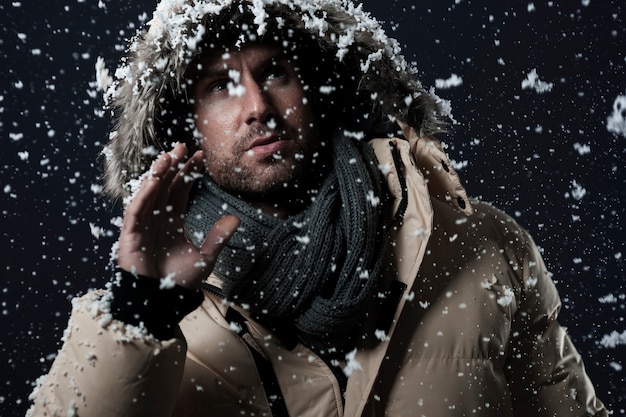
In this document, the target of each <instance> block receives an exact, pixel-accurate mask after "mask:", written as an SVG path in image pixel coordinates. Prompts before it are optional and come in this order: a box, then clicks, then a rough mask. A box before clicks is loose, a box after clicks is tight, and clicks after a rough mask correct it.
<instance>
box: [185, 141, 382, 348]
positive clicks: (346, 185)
mask: <svg viewBox="0 0 626 417" xmlns="http://www.w3.org/2000/svg"><path fill="white" fill-rule="evenodd" d="M331 142H332V158H333V168H332V171H331V172H330V174H329V175H328V177H327V178H326V179H325V180H324V182H323V184H322V186H321V188H320V190H319V192H318V194H317V195H316V197H315V198H314V199H313V201H312V202H311V204H310V205H309V206H308V207H307V208H306V209H304V210H303V211H302V212H300V213H298V214H296V215H293V216H291V217H289V218H287V219H285V220H283V219H279V218H277V217H275V216H272V215H268V214H266V213H264V212H261V211H260V210H258V209H256V208H254V207H252V206H250V205H249V204H247V203H246V202H244V201H242V200H241V199H238V198H236V197H235V196H233V195H231V194H229V193H227V192H225V191H223V190H221V189H220V188H219V187H217V186H216V185H215V184H214V183H213V182H212V181H211V180H210V179H209V178H208V177H204V178H203V179H202V180H201V181H200V182H199V186H198V187H197V188H196V190H195V192H194V193H193V195H192V198H191V199H190V204H189V208H188V213H187V216H186V219H185V223H186V225H185V226H186V233H187V236H188V238H189V239H190V240H191V241H192V242H193V243H194V244H195V245H196V246H199V245H200V244H201V243H202V241H203V239H204V237H205V236H206V234H207V232H208V230H209V229H210V228H211V226H212V225H213V223H215V221H217V220H218V219H219V218H221V217H222V216H224V215H226V214H234V215H236V216H237V217H239V218H240V219H241V225H240V227H239V229H238V230H237V232H236V233H235V234H234V235H233V236H232V237H231V239H230V241H229V242H228V244H227V246H226V248H225V249H224V250H223V251H222V252H221V254H220V255H219V256H218V259H217V263H216V265H215V268H214V271H213V272H214V273H215V274H216V275H217V276H218V277H219V278H220V279H222V280H223V288H222V290H223V291H224V294H225V296H226V298H227V299H229V300H231V301H233V302H235V303H237V304H238V305H241V306H244V307H247V308H249V309H250V310H251V311H252V312H253V313H255V314H256V315H258V316H265V318H266V319H268V320H269V321H270V322H271V320H278V321H282V322H285V321H286V322H289V323H292V324H293V326H294V327H295V330H296V333H297V334H298V336H299V337H300V339H301V340H302V341H303V342H305V343H306V344H307V345H309V347H311V348H313V349H314V350H317V351H318V352H321V353H324V352H329V351H330V352H333V351H337V352H338V353H341V352H344V353H345V351H346V350H347V349H351V348H352V346H353V343H354V341H353V340H351V338H352V335H353V332H354V331H355V330H356V329H357V328H358V324H359V323H360V321H361V319H362V318H363V315H364V313H365V308H366V302H367V300H368V299H369V298H370V295H371V294H372V293H373V291H374V289H375V288H376V284H377V281H378V277H379V272H380V269H381V253H382V242H383V241H384V239H383V236H381V235H379V234H380V233H381V230H382V228H381V224H382V220H381V219H380V212H381V209H380V204H379V202H380V198H381V177H380V173H379V171H378V164H377V161H376V157H375V155H374V153H373V151H372V149H371V148H370V147H369V145H367V144H365V143H361V142H353V141H352V140H351V139H349V138H347V137H345V135H344V134H343V133H338V134H336V135H335V137H334V138H333V140H332V141H331ZM268 320H264V321H265V322H267V321H268Z"/></svg>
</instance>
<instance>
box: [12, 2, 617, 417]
mask: <svg viewBox="0 0 626 417" xmlns="http://www.w3.org/2000/svg"><path fill="white" fill-rule="evenodd" d="M176 3H178V2H177V1H165V2H163V3H162V4H163V6H162V8H161V9H160V10H159V13H157V14H156V15H154V16H153V15H151V14H150V13H151V11H152V9H153V7H154V2H153V1H144V0H140V1H137V2H119V1H114V0H99V1H92V2H89V1H83V0H74V1H71V0H68V1H65V2H60V3H58V2H52V3H50V4H46V6H45V7H43V6H40V5H37V7H31V6H29V5H27V4H26V2H23V1H10V2H4V3H3V4H2V5H0V14H1V15H2V17H3V25H2V28H1V29H0V30H2V36H0V45H1V46H2V47H1V48H0V49H1V52H0V54H1V56H2V58H3V77H2V81H3V82H2V84H1V85H0V132H1V133H2V136H3V138H2V139H3V140H2V146H3V148H2V164H0V173H1V174H2V175H0V189H1V190H2V193H0V198H2V203H1V205H0V207H2V226H1V227H0V229H1V230H2V239H1V241H2V245H3V246H2V249H1V251H0V253H2V255H3V256H4V258H2V259H3V263H2V265H3V275H2V278H3V280H2V291H0V294H1V296H0V297H1V311H2V315H1V316H2V319H3V320H5V321H4V322H3V330H4V334H3V340H2V342H1V343H0V352H2V354H3V357H4V358H5V367H4V368H3V378H4V379H3V380H4V382H5V384H4V386H3V388H4V389H3V391H2V393H1V394H0V415H2V416H7V417H9V416H18V415H19V416H23V415H24V414H25V412H26V408H27V407H28V402H29V401H28V396H29V393H30V392H31V391H32V389H33V387H35V386H36V385H37V379H38V377H39V375H41V374H42V373H45V372H47V370H48V369H49V367H50V364H51V361H52V360H53V359H54V358H55V357H56V355H57V350H58V348H59V339H60V338H61V337H62V336H63V334H64V333H65V335H66V336H67V335H69V334H70V333H71V332H72V331H74V330H76V329H71V328H66V323H67V318H68V316H69V310H70V309H71V303H70V302H69V300H70V299H72V298H73V297H74V296H76V295H80V294H84V293H85V292H87V291H89V290H90V289H92V288H102V287H104V286H105V285H106V283H107V282H109V281H110V277H111V276H112V274H113V272H112V271H111V269H110V267H111V262H115V257H114V256H112V254H115V253H116V247H117V246H116V245H117V243H116V242H115V240H116V239H117V236H118V234H119V228H120V227H121V226H122V222H121V219H122V218H121V216H120V213H121V210H122V206H123V204H121V202H117V204H114V203H111V202H108V201H106V196H105V195H103V188H102V177H101V165H102V163H103V162H104V160H106V158H107V155H108V150H107V149H106V148H104V149H103V146H104V144H105V143H106V142H107V141H108V140H109V138H108V133H107V132H109V130H110V129H111V125H110V122H111V119H110V117H111V114H110V111H109V110H108V109H107V108H104V109H103V106H102V101H101V98H102V94H101V92H103V91H108V92H109V95H107V99H110V98H111V96H110V94H113V91H114V88H115V80H119V79H123V78H126V77H128V76H129V72H128V68H125V67H124V66H122V67H120V68H118V69H117V70H116V71H113V68H115V66H116V63H117V62H118V60H119V58H120V56H121V55H122V53H124V50H125V49H126V40H127V39H129V38H131V37H132V36H134V34H135V32H136V30H137V28H138V27H139V26H140V25H142V24H144V23H146V22H150V25H151V26H152V32H151V33H152V34H153V35H154V34H158V33H159V32H162V33H165V32H167V33H169V34H170V35H172V39H176V40H180V39H186V41H185V42H187V44H188V46H190V47H197V45H198V41H199V36H200V35H201V34H202V32H201V31H199V32H198V33H196V34H194V35H195V36H191V37H184V36H181V33H180V31H181V30H182V29H181V27H180V25H176V24H175V23H176V22H172V21H167V18H165V17H166V16H168V15H169V9H168V7H174V5H175V4H176ZM306 3H307V2H303V4H305V5H306ZM601 3H602V2H599V1H595V2H594V1H590V0H580V1H574V2H569V3H568V2H553V1H549V2H545V3H544V2H537V1H534V2H520V3H517V4H515V3H511V4H508V3H507V4H504V5H503V4H501V3H497V4H495V3H494V4H489V3H486V4H484V5H481V6H480V7H477V5H476V4H474V2H468V1H463V0H455V1H454V2H448V3H445V2H441V1H426V2H425V3H417V2H408V1H391V2H380V1H372V0H370V1H366V2H365V4H364V6H363V7H362V9H359V10H356V14H357V15H358V17H359V18H358V22H357V25H356V27H355V28H353V30H350V31H348V32H346V33H345V35H344V36H342V37H341V38H340V39H337V41H338V42H339V44H340V46H341V47H340V48H339V50H338V52H337V54H338V56H339V57H344V56H345V54H346V53H347V51H349V49H350V47H351V46H352V45H353V43H354V39H355V37H357V36H359V31H360V30H361V29H362V28H365V27H374V26H376V25H377V23H374V22H373V21H372V19H370V17H369V15H368V14H367V13H366V10H372V11H374V13H373V15H374V16H380V17H381V20H383V21H384V22H385V25H386V27H393V28H395V29H394V31H393V32H391V31H388V33H391V34H392V35H394V36H397V37H399V38H400V43H402V44H406V47H405V52H406V53H405V56H406V57H407V58H410V59H411V60H415V61H417V66H418V67H419V70H420V71H419V74H418V75H419V76H420V77H422V78H423V80H424V82H425V84H427V85H431V86H433V91H434V89H435V88H436V89H437V91H441V92H442V97H441V98H439V97H437V98H436V99H437V100H438V101H439V103H440V104H441V105H442V106H443V108H444V111H446V112H447V113H448V114H449V116H450V117H451V118H452V106H454V118H453V119H451V121H452V126H451V128H450V138H449V139H446V140H447V141H448V142H449V143H450V148H449V149H447V150H446V152H448V153H449V154H450V155H451V157H452V158H454V160H457V161H461V162H458V163H456V162H455V163H454V166H453V167H454V168H456V169H461V168H462V170H463V172H462V173H461V180H462V181H463V183H464V184H466V186H467V189H468V191H469V193H470V195H471V196H475V197H481V198H482V199H485V200H486V201H490V202H492V203H493V204H494V205H495V206H496V207H500V208H502V209H504V210H505V211H507V212H509V213H515V218H516V220H517V221H518V222H520V223H521V224H522V225H523V226H524V227H525V228H527V229H528V230H529V231H530V232H531V234H532V235H533V237H534V238H535V239H536V241H537V242H538V243H540V244H541V250H542V254H543V255H544V257H545V260H546V263H547V266H548V267H549V269H550V270H551V273H552V277H553V278H554V279H555V281H556V285H557V288H558V290H559V293H560V294H561V297H562V299H563V307H562V309H561V317H562V320H563V321H564V324H565V325H567V327H568V331H569V332H570V334H571V335H572V337H573V339H574V341H575V343H576V345H577V346H579V347H580V348H581V351H582V352H583V357H584V359H585V365H586V367H587V370H588V371H589V372H590V373H591V374H592V380H594V383H595V384H596V385H597V391H598V392H599V393H600V397H601V399H603V400H605V401H606V402H607V403H611V404H612V405H613V406H614V410H615V412H614V414H613V415H625V414H624V411H623V410H626V388H625V387H624V385H623V380H624V372H625V370H624V359H623V358H624V349H625V348H626V325H625V324H624V323H625V322H626V316H625V314H624V311H626V296H625V295H624V291H623V288H624V285H625V282H626V276H625V273H624V256H623V254H624V244H625V242H624V236H626V233H625V232H624V226H623V225H624V218H626V209H625V207H624V206H625V205H624V204H623V202H624V201H626V194H625V192H626V191H625V189H624V183H626V174H625V169H624V162H623V161H624V157H625V152H626V141H625V140H624V139H626V93H624V77H623V74H625V73H626V54H625V52H624V51H626V48H624V41H625V40H626V29H625V28H624V24H623V18H622V16H624V12H625V9H624V4H623V2H620V1H618V0H607V1H606V2H604V3H602V4H601ZM198 4H201V3H198ZM255 4H256V5H257V6H256V7H262V4H263V2H262V1H259V2H255ZM600 5H601V6H602V7H600ZM198 7H200V6H198ZM260 10H261V9H259V11H260ZM192 12H193V10H190V13H192ZM159 16H161V17H163V18H162V19H160V18H159ZM307 19H308V20H307V22H306V24H307V25H308V27H310V28H312V29H314V30H315V31H317V32H320V33H324V32H325V31H327V27H326V26H325V24H324V19H321V18H320V17H319V16H317V15H316V14H315V13H314V10H313V9H311V13H309V14H308V15H307ZM265 20H266V16H264V14H263V13H259V19H258V21H257V22H256V23H257V27H256V28H255V30H256V33H258V34H262V33H263V31H264V30H265ZM433 22H440V23H441V22H444V23H445V24H434V23H433ZM396 29H397V31H396ZM520 33H523V35H524V36H520ZM383 44H384V45H385V48H384V49H383V50H373V51H369V55H368V56H367V59H366V60H364V61H363V62H360V63H358V68H359V69H360V70H363V71H367V70H370V69H371V68H373V64H375V63H376V62H378V61H379V60H382V59H387V58H392V59H393V58H397V57H396V55H397V54H396V52H397V48H398V47H399V44H397V43H395V42H393V41H392V40H389V39H385V42H383ZM170 65H171V62H169V61H166V60H161V61H159V62H158V63H157V64H156V67H155V68H156V69H157V70H160V71H166V70H167V69H168V68H170ZM397 65H398V67H399V68H406V66H407V63H406V62H404V59H398V61H397ZM110 70H111V71H112V72H110ZM147 79H148V78H145V79H144V80H143V81H145V80H147ZM231 79H232V82H231V83H230V84H229V85H228V89H229V93H231V94H233V95H234V96H238V95H241V94H243V93H245V90H242V88H243V87H242V86H241V85H240V84H239V82H238V81H237V79H236V75H235V74H232V75H231ZM520 87H521V89H520ZM333 89H334V87H324V86H322V87H321V88H320V89H319V91H316V92H315V93H316V94H318V93H319V94H321V95H325V96H326V95H328V94H330V93H333V92H334V91H332V90H333ZM433 97H436V96H435V95H434V93H433ZM376 99H377V97H372V100H376ZM378 99H379V98H378ZM399 100H400V102H401V103H402V105H407V106H409V105H411V103H414V100H415V97H411V96H406V97H405V94H402V95H401V96H400V99H399ZM360 122H361V123H363V124H364V125H366V124H367V123H368V121H367V120H361V121H360ZM359 129H361V126H359V127H356V128H355V129H354V132H350V134H349V136H350V137H352V138H354V139H355V140H364V139H368V138H367V137H366V135H365V132H364V131H362V130H359ZM111 134H112V135H115V132H112V133H111ZM160 152H161V150H160V149H156V148H147V149H146V156H147V157H149V156H154V155H158V154H159V153H160ZM379 169H380V171H381V172H382V173H383V174H384V175H388V174H390V173H391V172H393V170H392V166H390V165H381V166H380V167H379ZM416 169H419V170H422V171H423V169H424V167H419V166H417V167H416ZM424 181H427V180H426V179H424ZM138 184H139V183H134V186H135V188H136V187H137V186H138ZM408 186H410V187H412V186H414V184H408ZM399 187H400V186H399ZM366 198H368V199H369V201H370V202H371V203H372V204H373V205H377V204H380V201H379V200H378V199H377V198H376V197H374V196H373V194H368V196H367V197H366ZM409 220H410V219H405V221H409ZM472 221H473V220H472V219H470V220H467V219H463V220H462V221H454V222H453V223H454V224H453V226H454V227H455V228H458V229H459V230H453V231H452V232H451V233H450V234H449V240H450V242H446V244H461V243H462V239H463V235H462V233H461V232H460V230H461V229H464V228H467V227H471V226H472V224H473V223H472ZM421 226H423V225H420V224H415V225H413V226H412V227H413V229H412V234H413V236H418V237H419V238H422V239H428V238H429V237H430V231H429V230H427V229H425V228H423V227H421ZM392 227H393V226H392ZM301 239H303V241H302V242H301V243H302V244H308V243H309V241H308V240H307V239H308V237H307V236H302V237H301ZM466 255H467V254H464V256H466ZM472 256H476V257H480V256H483V254H481V253H476V254H472ZM468 261H469V259H468ZM332 269H333V270H335V269H336V265H333V266H332ZM430 278H432V277H430ZM540 282H541V280H540V279H539V278H538V277H536V276H531V277H529V278H528V280H527V283H526V284H527V287H528V289H529V290H530V291H541V290H542V288H541V285H538V284H539V283H540ZM172 283H173V280H172V279H171V277H166V278H165V279H163V280H161V282H160V285H161V286H162V287H163V288H169V287H171V286H172V285H173V284H172ZM481 284H482V286H483V288H484V289H485V293H486V294H491V295H492V296H494V295H495V297H493V298H492V299H494V300H495V302H497V303H498V304H500V305H502V306H503V307H513V305H514V300H515V297H514V294H513V292H512V290H511V289H510V288H508V287H504V288H502V287H500V286H499V283H498V280H497V278H496V277H495V276H493V277H489V278H487V279H485V277H477V278H476V281H475V282H474V284H473V285H481ZM429 285H431V284H429ZM537 286H539V288H537ZM457 296H458V297H461V298H459V300H460V301H459V302H458V303H456V304H453V305H451V307H450V309H449V310H446V312H447V314H448V315H449V316H452V315H453V312H454V311H455V309H456V308H457V307H459V308H460V310H461V311H466V310H467V309H469V308H471V307H472V303H474V302H476V301H475V300H470V299H465V298H462V297H463V294H462V293H461V294H459V295H457ZM404 301H406V302H407V303H408V304H412V305H414V308H415V309H418V310H419V311H420V313H422V314H429V313H430V312H431V311H434V310H437V312H439V311H441V310H438V309H437V308H435V307H438V305H437V304H436V303H433V302H430V301H426V299H425V295H424V292H422V291H421V289H420V290H418V291H410V292H408V294H406V295H404ZM106 309H107V306H106V303H101V304H95V305H93V306H92V310H91V311H92V312H93V314H96V315H97V316H98V325H99V326H100V327H101V328H107V327H109V326H111V327H115V326H117V324H116V323H115V321H114V320H113V319H112V316H111V314H110V313H109V312H107V310H106ZM231 329H232V330H233V331H236V332H238V331H240V330H241V329H240V327H239V325H237V324H236V323H231ZM118 330H119V332H120V336H119V342H120V343H130V342H132V341H133V340H142V341H144V340H145V339H146V335H145V329H142V328H141V327H134V328H133V327H129V328H128V329H122V328H119V329H118ZM373 336H375V337H376V338H377V340H380V341H385V342H388V340H387V338H388V335H387V334H386V332H384V331H378V332H377V333H376V334H375V335H373ZM485 343H488V341H485ZM219 348H220V349H225V348H226V347H224V346H220V347H219ZM85 352H86V353H85V354H84V355H83V356H82V357H83V359H84V360H85V364H86V365H87V366H97V365H98V363H99V362H101V361H102V357H101V356H99V355H97V354H96V353H95V352H94V351H93V350H90V349H87V350H86V351H85ZM155 352H157V351H155ZM357 356H358V355H357V352H356V351H353V352H350V353H349V354H348V355H347V356H346V364H347V366H346V367H345V368H344V369H345V372H346V375H350V374H353V373H355V372H361V371H362V370H363V367H364V366H365V363H363V364H361V363H359V362H358V361H357ZM311 362H313V360H311ZM230 365H231V364H225V368H224V369H227V370H228V371H229V372H234V371H236V369H234V368H232V367H230ZM196 387H197V389H198V390H203V389H204V390H208V389H209V388H208V386H207V385H196ZM375 399H376V400H380V397H378V398H375ZM415 401H416V404H417V405H418V407H419V406H420V405H421V404H422V403H423V402H424V401H426V399H416V400H415ZM77 412H78V404H77V403H72V404H69V406H68V407H67V410H65V412H64V413H63V415H68V416H71V415H75V414H76V413H77Z"/></svg>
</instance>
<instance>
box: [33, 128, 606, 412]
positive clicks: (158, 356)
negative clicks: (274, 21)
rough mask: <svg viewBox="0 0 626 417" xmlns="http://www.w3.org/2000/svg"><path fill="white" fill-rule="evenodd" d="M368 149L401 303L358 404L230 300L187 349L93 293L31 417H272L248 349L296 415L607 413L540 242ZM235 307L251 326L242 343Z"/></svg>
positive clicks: (357, 356)
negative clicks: (380, 180)
mask: <svg viewBox="0 0 626 417" xmlns="http://www.w3.org/2000/svg"><path fill="white" fill-rule="evenodd" d="M413 133H414V132H413ZM409 136H411V133H409ZM413 136H415V135H413ZM414 139H415V138H414ZM419 142H423V143H421V144H420V145H419V146H418V143H419ZM370 143H371V144H372V146H373V147H374V149H375V151H376V154H377V156H378V158H379V159H380V161H381V164H383V165H384V166H387V167H388V170H386V180H387V182H388V186H389V190H390V192H391V194H392V195H393V197H394V203H393V212H392V213H391V214H392V216H394V218H396V219H397V223H396V224H395V225H394V227H392V228H391V229H390V233H389V236H388V238H389V239H391V240H392V241H393V242H395V245H394V249H393V253H391V254H390V257H389V260H390V267H388V268H387V271H386V273H385V279H384V287H383V288H388V290H386V291H385V290H381V292H380V293H379V294H378V295H377V297H376V298H377V299H376V300H374V301H373V303H372V308H371V309H370V310H369V311H368V318H367V319H366V321H365V322H364V323H363V326H362V329H361V332H360V335H361V339H360V342H359V343H358V345H357V349H356V351H355V352H354V354H353V355H352V356H350V357H349V358H348V359H349V360H348V363H347V365H346V367H345V368H344V369H345V370H346V372H347V373H349V374H350V376H349V378H348V384H347V388H346V391H345V406H344V403H343V401H344V400H342V396H341V391H340V388H339V384H338V382H337V379H336V378H335V376H334V374H333V372H332V371H331V370H330V368H329V366H328V365H327V364H326V363H325V362H324V361H323V360H322V359H320V358H319V357H318V356H317V355H316V354H315V353H314V352H313V351H311V350H310V349H308V348H307V347H306V346H303V345H302V344H295V345H290V344H289V343H286V342H285V339H284V338H282V335H277V334H274V333H272V332H270V331H269V330H268V329H267V328H265V327H263V326H262V325H261V324H259V323H258V322H256V321H254V320H253V319H251V318H250V317H249V316H248V314H247V312H246V310H244V309H241V308H239V307H236V306H229V305H228V304H227V303H225V302H224V300H223V299H222V298H220V297H219V296H216V295H214V294H212V293H210V292H206V293H205V298H204V302H203V303H202V305H201V306H200V307H199V308H198V309H197V310H195V311H194V312H192V313H191V314H189V315H188V316H187V317H185V318H184V319H183V320H182V321H181V323H180V330H181V332H180V333H178V335H177V337H174V338H172V339H170V340H156V339H154V338H152V337H151V336H149V335H145V334H141V333H140V332H138V331H137V329H136V328H132V327H130V326H126V325H124V324H123V323H120V322H117V321H116V320H111V318H110V315H109V314H108V313H107V310H106V303H103V302H102V300H101V298H102V293H101V292H94V293H90V294H87V295H86V296H84V297H83V298H81V299H79V300H77V301H76V302H75V305H74V311H73V313H72V317H71V320H70V324H69V327H68V329H67V331H66V335H65V338H66V340H65V343H64V346H63V347H62V349H61V351H60V352H59V355H58V356H57V358H56V360H55V362H54V364H53V366H52V368H51V370H50V372H49V374H48V375H47V376H45V377H43V378H42V380H40V382H39V387H38V388H37V390H36V391H35V392H34V393H33V398H34V400H35V404H34V406H33V408H32V409H31V415H32V416H55V415H56V416H66V415H77V416H97V417H105V416H107V417H109V416H110V417H113V416H116V417H119V416H153V417H158V416H172V415H175V416H197V417H204V416H241V415H250V416H252V415H256V416H263V415H265V416H268V415H271V414H270V409H269V405H268V399H267V397H266V395H265V392H264V389H263V386H262V384H261V376H260V374H259V369H258V367H257V365H256V364H255V362H254V359H253V356H252V351H251V349H255V350H256V351H257V352H258V353H259V354H260V355H261V356H262V357H263V358H265V360H267V361H269V362H270V363H271V366H272V367H273V369H274V371H275V374H276V376H277V378H278V383H279V386H280V392H281V393H282V395H283V397H284V401H285V405H286V408H287V410H288V412H289V415H290V416H315V417H320V416H382V415H390V416H444V415H445V416H469V415H481V416H498V417H503V416H504V417H506V416H520V417H521V416H565V415H567V416H587V415H600V416H604V415H608V414H607V412H606V410H605V409H604V406H603V405H602V403H601V402H600V401H599V400H598V399H597V398H596V396H595V393H594V389H593V387H592V384H591V382H590V381H589V379H588V377H587V376H586V374H585V370H584V367H583V364H582V361H581V357H580V355H579V354H578V353H577V351H576V349H575V348H574V346H573V345H572V343H571V341H570V339H569V337H568V336H567V334H566V332H565V330H564V329H563V328H562V327H561V326H560V325H559V323H558V322H557V314H558V311H559V308H560V300H559V297H558V294H557V291H556V289H555V287H554V284H553V283H552V281H551V279H550V277H549V275H548V272H547V271H546V269H545V266H544V264H543V261H542V259H541V257H540V255H539V253H538V251H537V248H536V246H535V245H534V243H533V242H532V240H531V238H530V237H529V236H528V234H527V233H526V232H525V231H524V230H523V229H522V228H520V226H519V225H517V224H516V223H515V222H514V220H512V219H511V218H510V217H508V216H507V215H505V214H503V213H502V212H500V211H498V210H497V209H495V208H493V207H491V206H490V205H487V204H485V203H478V202H475V203H474V204H473V213H472V214H471V215H469V216H467V215H465V214H463V213H461V212H459V211H458V210H456V209H454V208H452V207H451V206H450V205H448V204H446V203H445V202H444V201H442V200H440V199H438V198H432V197H431V195H429V190H428V186H427V181H426V179H425V178H428V180H429V181H428V184H431V183H433V184H434V183H438V184H439V185H440V186H442V187H445V188H447V189H453V188H456V187H458V184H459V183H458V178H457V177H456V176H455V174H454V173H453V172H452V171H446V170H445V169H443V168H441V167H442V162H443V163H444V164H445V162H446V159H445V155H443V154H442V153H441V152H440V151H439V150H438V149H437V148H436V147H434V146H432V144H429V141H428V140H427V139H420V140H413V141H412V142H409V141H407V140H404V139H374V140H372V141H371V142H370ZM411 145H412V147H413V150H414V151H415V150H417V151H418V155H417V158H414V157H413V156H412V155H415V154H414V153H412V152H411V151H410V149H409V148H410V147H411ZM394 154H395V157H394ZM416 160H417V161H419V162H417V165H416V162H415V161H416ZM443 200H445V199H443ZM209 281H210V282H213V283H217V282H218V279H217V278H216V277H211V278H209ZM229 308H235V309H237V311H239V312H240V313H241V315H242V316H243V317H244V318H245V320H246V322H245V323H244V324H243V326H244V327H245V332H244V333H245V335H244V336H240V335H239V334H238V330H241V329H240V328H239V327H238V325H237V324H236V323H233V322H232V321H230V320H227V319H226V318H225V316H226V314H227V310H228V309H229ZM385 318H386V319H385Z"/></svg>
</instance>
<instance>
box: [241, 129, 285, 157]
mask: <svg viewBox="0 0 626 417" xmlns="http://www.w3.org/2000/svg"><path fill="white" fill-rule="evenodd" d="M287 142H288V141H287V140H286V139H285V138H283V137H281V136H279V135H277V134H276V133H274V132H267V133H265V134H262V135H261V136H258V137H257V138H256V139H254V140H253V141H252V143H251V144H250V146H249V147H248V149H246V152H247V154H248V155H250V156H263V157H264V156H267V155H272V154H278V153H280V151H281V150H282V149H283V148H284V147H285V146H286V145H287Z"/></svg>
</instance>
